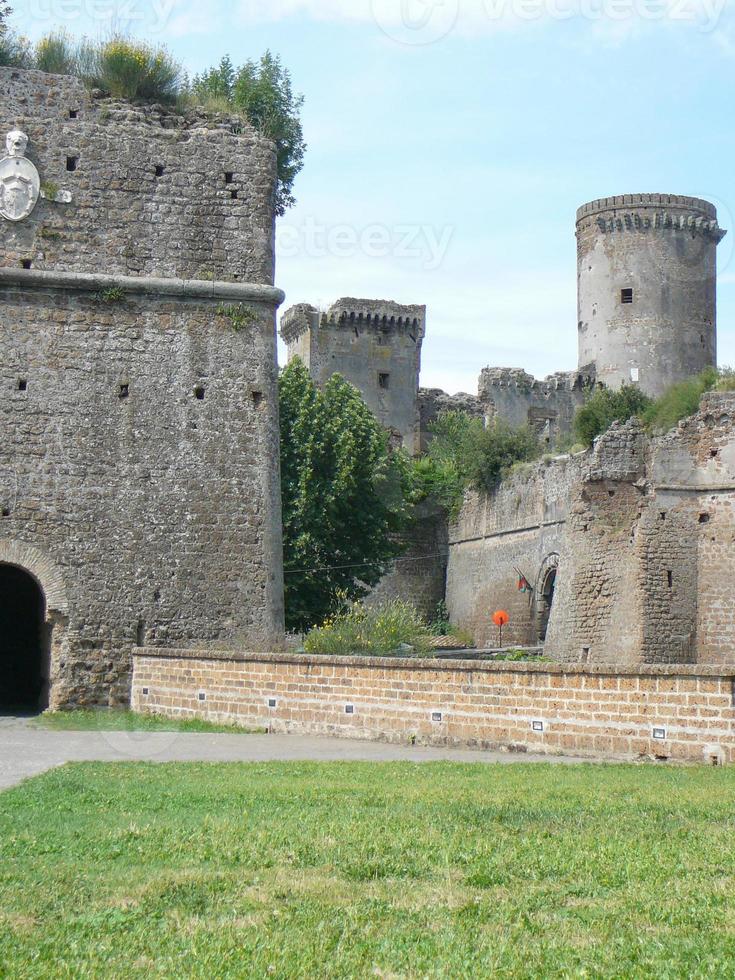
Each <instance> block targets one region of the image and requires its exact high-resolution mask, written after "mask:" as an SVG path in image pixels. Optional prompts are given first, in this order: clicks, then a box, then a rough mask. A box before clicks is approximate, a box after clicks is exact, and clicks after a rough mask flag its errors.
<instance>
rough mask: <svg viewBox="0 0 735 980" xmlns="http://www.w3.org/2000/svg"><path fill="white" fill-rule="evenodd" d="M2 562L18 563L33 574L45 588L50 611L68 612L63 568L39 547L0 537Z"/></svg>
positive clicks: (0, 560) (7, 563)
mask: <svg viewBox="0 0 735 980" xmlns="http://www.w3.org/2000/svg"><path fill="white" fill-rule="evenodd" d="M0 564H6V565H17V566H18V567H19V568H22V569H23V570H24V571H26V572H28V574H29V575H32V576H33V578H34V579H35V580H36V581H37V582H38V584H39V585H40V586H41V588H42V589H43V592H44V596H45V598H46V609H47V611H48V612H56V613H62V614H64V615H65V614H66V613H68V611H69V603H68V600H67V598H66V586H65V585H64V576H63V575H62V573H61V569H60V568H59V567H58V566H57V565H56V564H55V563H54V562H53V561H52V560H51V559H50V558H49V557H48V556H47V555H44V554H43V552H42V551H39V549H38V548H34V547H33V546H32V545H30V544H26V543H25V542H23V541H16V540H14V539H12V538H5V539H0Z"/></svg>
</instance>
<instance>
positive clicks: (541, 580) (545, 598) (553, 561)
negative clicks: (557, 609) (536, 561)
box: [533, 553, 559, 643]
mask: <svg viewBox="0 0 735 980" xmlns="http://www.w3.org/2000/svg"><path fill="white" fill-rule="evenodd" d="M558 570H559V555H558V554H556V553H554V554H551V555H547V557H546V558H545V559H544V560H543V562H542V564H541V568H540V569H539V573H538V575H537V576H536V586H535V588H534V590H533V602H534V617H533V618H534V623H535V626H536V637H537V639H538V641H539V642H540V643H544V642H545V640H546V633H547V630H548V628H549V619H550V618H551V609H552V606H553V604H554V592H555V589H556V576H557V572H558Z"/></svg>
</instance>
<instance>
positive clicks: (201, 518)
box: [0, 69, 283, 708]
mask: <svg viewBox="0 0 735 980" xmlns="http://www.w3.org/2000/svg"><path fill="white" fill-rule="evenodd" d="M0 82H2V88H1V91H2V97H1V102H0V104H2V107H3V114H4V116H5V118H6V120H7V121H8V125H9V126H10V125H12V124H18V125H20V126H22V127H23V128H24V129H25V131H26V132H27V133H28V135H29V136H30V138H31V142H30V146H29V154H30V155H31V157H32V158H33V160H34V162H35V163H36V165H37V166H38V168H39V171H40V173H41V178H42V180H43V181H45V182H49V181H53V183H55V184H56V185H57V186H58V188H60V189H62V190H67V189H68V190H70V192H71V195H72V200H71V203H59V202H56V201H54V202H52V201H51V200H48V199H47V200H45V201H41V202H39V205H38V207H37V208H36V211H35V212H34V213H33V215H32V216H31V218H30V219H28V220H27V221H23V222H20V223H18V224H17V225H12V226H11V225H10V223H8V222H3V235H4V240H3V241H4V246H5V247H4V249H3V254H2V259H1V260H0V264H1V266H2V267H0V347H1V349H2V357H1V358H0V390H2V393H3V394H2V398H1V399H0V426H1V428H2V432H3V437H2V440H0V514H1V516H0V562H6V563H10V564H12V563H16V562H17V556H18V555H23V554H25V553H26V551H29V553H32V554H34V555H37V557H36V558H34V568H35V567H39V568H47V567H48V568H53V569H54V570H55V571H54V574H53V576H52V577H51V579H49V580H50V581H51V582H52V584H53V588H52V589H51V590H49V588H48V586H47V582H46V581H45V580H44V579H40V582H41V585H42V587H44V591H45V598H46V605H47V617H48V621H49V628H53V637H52V639H51V641H50V645H51V660H52V662H51V670H52V678H51V680H52V685H51V694H50V699H51V706H52V707H54V708H58V707H65V706H69V705H78V704H116V703H126V702H127V700H128V697H129V689H130V669H131V659H130V658H131V650H132V648H133V646H134V644H136V643H141V642H144V643H148V644H151V645H159V644H160V645H180V644H182V643H188V642H193V641H196V642H197V643H198V644H199V645H204V646H206V645H215V646H233V645H237V644H243V643H245V644H248V645H251V644H252V645H253V646H254V647H255V648H257V649H264V648H267V649H274V648H277V646H275V645H277V644H278V642H279V636H282V632H283V579H282V545H281V518H280V480H279V463H278V459H279V453H278V400H277V368H276V353H275V309H276V307H277V305H278V303H279V302H280V299H281V298H282V297H281V294H279V293H278V291H277V290H275V289H274V288H273V287H272V286H271V285H270V283H271V282H272V276H273V234H272V230H273V222H274V217H273V188H274V186H275V157H274V153H273V148H272V146H271V144H270V143H268V142H267V141H264V140H262V139H261V138H260V137H259V136H257V135H256V134H255V133H254V132H252V131H251V130H247V129H246V130H245V131H244V132H242V133H234V132H233V130H232V126H231V125H229V126H226V124H225V123H217V122H216V121H209V122H207V121H205V120H204V119H201V118H198V117H190V118H187V119H181V118H179V117H177V116H175V115H172V114H169V113H164V112H160V113H159V112H158V111H157V110H155V109H147V110H146V109H139V108H137V107H135V108H133V107H131V106H127V107H126V106H123V105H122V104H119V103H115V104H112V103H108V104H105V103H100V102H97V101H95V100H93V99H91V98H90V96H89V95H88V94H87V92H86V91H85V90H84V88H83V87H82V86H81V84H80V83H79V82H78V81H76V80H75V79H70V78H61V77H58V76H48V75H44V74H42V73H39V72H21V71H15V70H9V69H0ZM70 111H71V112H74V113H76V114H77V115H76V118H70V115H69V113H70ZM223 127H224V128H223ZM71 154H75V155H76V156H77V157H78V163H77V168H76V170H74V171H73V172H69V171H67V170H66V159H67V156H69V155H71ZM159 164H160V165H162V167H163V174H162V175H161V176H160V177H156V175H155V166H156V165H159ZM225 172H227V173H228V174H229V173H230V172H232V181H231V183H227V182H226V179H225ZM46 187H47V190H48V183H47V184H46ZM235 190H237V197H236V198H235V197H233V196H232V195H231V191H233V192H234V191H235ZM21 259H27V260H29V261H30V262H31V268H30V269H25V268H21V267H20V266H21V262H20V260H21ZM182 277H188V278H189V280H192V281H188V282H184V281H183V280H182ZM193 280H195V281H193ZM222 280H226V281H225V282H222ZM236 280H247V281H236ZM95 283H97V285H95ZM21 565H22V562H21ZM22 567H25V566H22ZM27 570H28V571H29V572H31V573H32V574H35V573H34V572H33V568H28V569H27ZM45 578H46V579H48V575H47V574H46V575H45Z"/></svg>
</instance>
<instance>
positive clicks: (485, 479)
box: [428, 411, 541, 514]
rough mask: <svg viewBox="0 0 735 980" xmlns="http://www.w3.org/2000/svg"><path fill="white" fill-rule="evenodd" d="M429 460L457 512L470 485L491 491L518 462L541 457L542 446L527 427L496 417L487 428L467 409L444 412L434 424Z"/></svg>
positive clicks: (453, 511)
mask: <svg viewBox="0 0 735 980" xmlns="http://www.w3.org/2000/svg"><path fill="white" fill-rule="evenodd" d="M431 431H432V433H433V439H432V441H431V443H430V445H429V451H428V459H429V460H430V461H431V462H432V463H433V465H434V466H435V467H436V471H437V473H440V474H441V475H442V479H443V481H444V482H443V492H444V493H445V494H446V496H447V498H450V497H451V499H452V508H451V510H452V513H453V514H456V511H457V510H458V508H459V506H461V502H462V494H463V492H464V490H465V489H466V488H467V487H473V488H475V489H476V490H482V491H486V492H490V491H492V490H494V489H495V488H496V487H497V485H498V483H499V482H500V481H501V480H502V479H503V477H504V476H506V474H507V473H508V472H509V470H510V469H511V467H512V466H513V465H514V464H515V463H518V462H528V461H531V460H534V459H538V458H539V456H540V455H541V447H540V445H539V442H538V439H537V438H536V435H535V433H534V432H533V431H532V430H531V429H530V428H529V427H528V426H523V427H521V428H514V427H513V426H511V425H508V424H507V423H506V422H503V421H501V420H497V421H495V422H493V423H492V424H491V425H489V426H487V427H485V424H484V422H483V420H482V419H478V418H475V417H473V416H471V415H468V414H467V412H462V411H449V412H442V413H441V414H440V415H439V417H438V418H437V420H436V421H435V422H434V424H433V425H432V427H431Z"/></svg>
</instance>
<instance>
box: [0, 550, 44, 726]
mask: <svg viewBox="0 0 735 980" xmlns="http://www.w3.org/2000/svg"><path fill="white" fill-rule="evenodd" d="M48 639H49V637H48V629H47V627H46V602H45V598H44V594H43V591H42V590H41V587H40V586H39V584H38V582H37V581H36V579H35V578H33V576H32V575H29V573H28V572H26V571H25V570H24V569H22V568H20V567H18V566H17V565H8V564H0V708H2V709H5V710H9V709H11V710H21V711H42V710H43V709H44V708H45V707H46V706H47V702H48V677H49V666H50V665H49V644H48Z"/></svg>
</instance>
